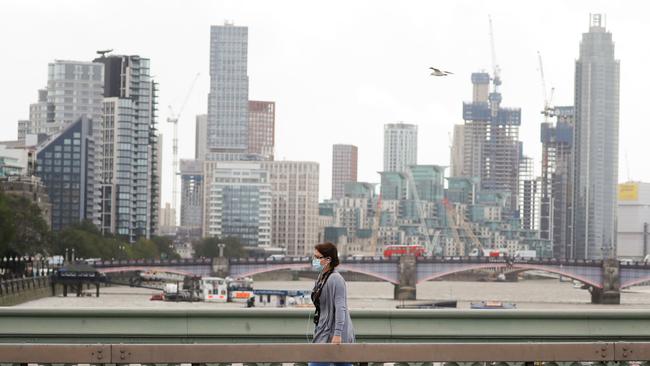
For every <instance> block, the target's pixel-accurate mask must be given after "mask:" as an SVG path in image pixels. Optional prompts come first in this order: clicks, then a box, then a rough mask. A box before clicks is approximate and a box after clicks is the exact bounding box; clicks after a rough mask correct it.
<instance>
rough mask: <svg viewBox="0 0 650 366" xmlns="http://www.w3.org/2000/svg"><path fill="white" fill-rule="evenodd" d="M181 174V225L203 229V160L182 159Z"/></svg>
mask: <svg viewBox="0 0 650 366" xmlns="http://www.w3.org/2000/svg"><path fill="white" fill-rule="evenodd" d="M180 163H181V164H180V175H181V225H180V226H181V227H182V228H183V229H194V230H197V231H198V230H202V228H203V190H204V180H203V161H201V160H186V159H181V161H180Z"/></svg>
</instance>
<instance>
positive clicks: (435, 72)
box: [429, 67, 453, 76]
mask: <svg viewBox="0 0 650 366" xmlns="http://www.w3.org/2000/svg"><path fill="white" fill-rule="evenodd" d="M429 69H431V70H432V71H431V75H432V76H447V75H450V74H453V72H451V71H444V70H440V69H436V68H435V67H430V68H429Z"/></svg>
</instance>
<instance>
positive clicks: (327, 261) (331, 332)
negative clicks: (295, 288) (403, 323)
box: [309, 243, 354, 366]
mask: <svg viewBox="0 0 650 366" xmlns="http://www.w3.org/2000/svg"><path fill="white" fill-rule="evenodd" d="M338 265H339V256H338V252H337V250H336V246H335V245H334V244H332V243H322V244H318V245H316V246H315V247H314V258H313V260H312V266H313V267H314V269H316V270H319V271H320V274H319V275H318V279H317V280H316V283H315V284H314V289H313V290H312V294H311V299H312V301H313V302H314V306H316V313H315V314H314V324H316V328H315V329H314V341H313V342H314V343H334V344H341V343H354V328H353V327H352V320H351V319H350V312H349V311H348V299H347V291H346V287H345V280H343V276H341V274H340V273H339V272H338V271H337V270H336V267H337V266H338ZM309 365H310V366H322V365H330V363H329V362H325V363H320V362H310V363H309ZM337 365H341V366H342V365H352V364H351V363H337Z"/></svg>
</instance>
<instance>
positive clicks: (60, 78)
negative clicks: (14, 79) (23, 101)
mask: <svg viewBox="0 0 650 366" xmlns="http://www.w3.org/2000/svg"><path fill="white" fill-rule="evenodd" d="M103 92H104V66H103V65H102V64H99V63H95V62H82V61H62V60H56V61H54V62H53V63H50V64H48V80H47V89H46V90H41V91H39V100H38V102H37V103H35V104H32V105H31V106H30V120H31V122H32V123H31V124H32V126H31V128H32V130H31V131H30V132H31V133H45V134H48V135H52V134H55V133H57V132H60V131H61V130H63V129H64V128H65V126H66V125H68V124H70V123H72V122H75V121H76V120H77V119H78V118H79V117H87V118H89V119H91V120H92V121H93V123H99V121H100V120H101V119H100V117H101V113H102V112H101V111H102V94H103ZM43 117H44V118H43Z"/></svg>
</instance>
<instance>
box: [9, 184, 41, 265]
mask: <svg viewBox="0 0 650 366" xmlns="http://www.w3.org/2000/svg"><path fill="white" fill-rule="evenodd" d="M51 251H52V246H51V232H50V228H49V227H48V226H47V223H46V222H45V220H44V219H43V216H42V215H41V209H40V208H39V207H38V205H36V204H35V203H34V202H32V201H31V200H29V199H28V198H26V197H21V196H13V195H6V194H3V193H1V192H0V255H2V256H6V255H19V256H23V255H29V256H32V255H36V254H42V255H47V254H49V253H50V252H51Z"/></svg>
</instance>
